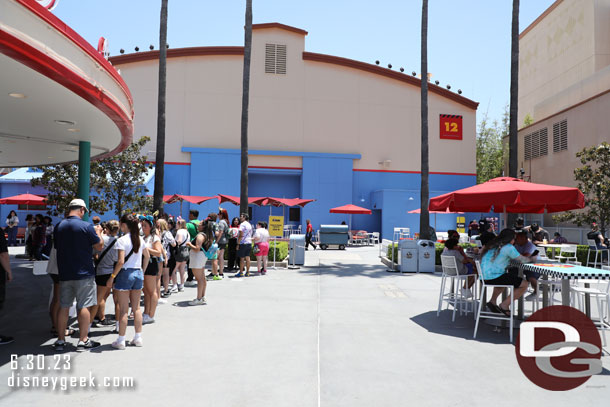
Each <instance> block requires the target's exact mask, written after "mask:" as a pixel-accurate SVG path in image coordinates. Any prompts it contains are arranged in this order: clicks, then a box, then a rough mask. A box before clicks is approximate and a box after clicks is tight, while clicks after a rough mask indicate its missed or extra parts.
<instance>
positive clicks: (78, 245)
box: [53, 199, 104, 351]
mask: <svg viewBox="0 0 610 407" xmlns="http://www.w3.org/2000/svg"><path fill="white" fill-rule="evenodd" d="M85 212H87V206H86V205H85V201H83V200H82V199H73V200H72V201H71V202H70V204H69V206H68V216H67V217H66V219H64V220H62V221H61V222H60V223H59V224H58V225H57V227H56V228H55V232H54V233H55V247H56V249H57V268H58V270H59V303H60V307H61V310H60V312H59V316H58V319H57V325H58V326H57V332H58V334H59V335H58V339H57V341H56V342H55V343H54V344H53V346H54V348H55V349H56V350H63V349H64V346H65V345H66V342H65V332H66V325H67V324H68V311H69V310H70V307H71V306H72V303H73V302H74V299H76V308H77V311H78V327H79V336H80V337H79V341H78V345H77V346H76V350H77V351H85V350H89V349H92V348H95V347H98V346H99V345H100V344H99V342H95V341H93V340H91V338H89V337H88V333H89V327H90V322H91V319H90V315H89V307H92V306H94V305H95V304H97V287H96V285H95V267H94V265H93V250H98V251H99V250H102V248H103V245H104V241H103V239H102V228H101V226H99V225H97V226H95V227H94V226H93V225H92V224H90V223H88V222H85V221H83V220H82V218H83V216H84V215H85Z"/></svg>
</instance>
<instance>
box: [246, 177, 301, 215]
mask: <svg viewBox="0 0 610 407" xmlns="http://www.w3.org/2000/svg"><path fill="white" fill-rule="evenodd" d="M295 172H297V171H284V170H260V169H253V170H250V171H249V173H248V184H249V185H248V195H250V196H272V197H276V198H299V197H300V196H301V175H300V174H295ZM298 172H300V171H298ZM288 212H289V209H288V208H284V207H279V208H278V207H271V206H261V207H259V206H253V207H252V220H253V221H254V222H258V221H261V220H262V221H265V222H267V221H268V219H269V215H270V214H271V215H276V216H284V223H285V224H286V223H292V224H295V225H298V224H300V221H299V222H289V221H288V219H289V214H288Z"/></svg>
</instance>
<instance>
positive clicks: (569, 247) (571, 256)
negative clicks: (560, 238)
mask: <svg viewBox="0 0 610 407" xmlns="http://www.w3.org/2000/svg"><path fill="white" fill-rule="evenodd" d="M576 251H577V246H576V245H575V244H566V245H563V246H561V249H560V250H559V255H558V256H555V258H556V259H557V260H559V261H561V260H562V259H566V261H569V260H574V261H575V260H576Z"/></svg>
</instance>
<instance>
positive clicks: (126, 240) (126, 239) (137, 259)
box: [114, 233, 146, 269]
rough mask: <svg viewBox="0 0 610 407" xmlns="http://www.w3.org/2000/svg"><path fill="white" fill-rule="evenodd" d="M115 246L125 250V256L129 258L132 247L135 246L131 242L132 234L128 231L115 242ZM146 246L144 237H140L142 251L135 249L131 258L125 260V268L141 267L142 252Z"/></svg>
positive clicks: (117, 248)
mask: <svg viewBox="0 0 610 407" xmlns="http://www.w3.org/2000/svg"><path fill="white" fill-rule="evenodd" d="M114 247H116V250H123V251H124V252H125V257H124V258H127V255H128V254H129V252H131V249H132V248H133V245H132V244H131V234H130V233H127V234H126V235H125V236H123V237H121V238H119V240H117V242H116V243H115V244H114ZM145 247H146V246H145V243H144V239H142V238H141V237H140V251H139V252H135V251H134V252H133V253H132V254H131V256H129V259H128V260H127V261H126V262H125V264H123V268H126V269H141V268H142V253H143V250H144V248H145ZM117 254H118V253H117Z"/></svg>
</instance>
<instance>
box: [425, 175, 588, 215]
mask: <svg viewBox="0 0 610 407" xmlns="http://www.w3.org/2000/svg"><path fill="white" fill-rule="evenodd" d="M584 206H585V197H584V195H583V194H582V192H580V190H578V188H569V187H559V186H554V185H544V184H534V183H532V182H525V181H523V180H520V179H516V178H510V177H501V178H494V179H491V180H489V181H487V182H485V183H483V184H479V185H475V186H472V187H469V188H464V189H460V190H458V191H454V192H450V193H448V194H444V195H440V196H437V197H435V198H432V199H430V210H431V211H432V210H435V211H444V210H447V209H448V210H450V211H463V212H491V211H492V210H493V211H494V212H499V213H501V212H504V211H506V212H510V213H544V211H545V210H546V211H547V212H549V213H551V212H562V211H568V210H572V209H580V208H584Z"/></svg>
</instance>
